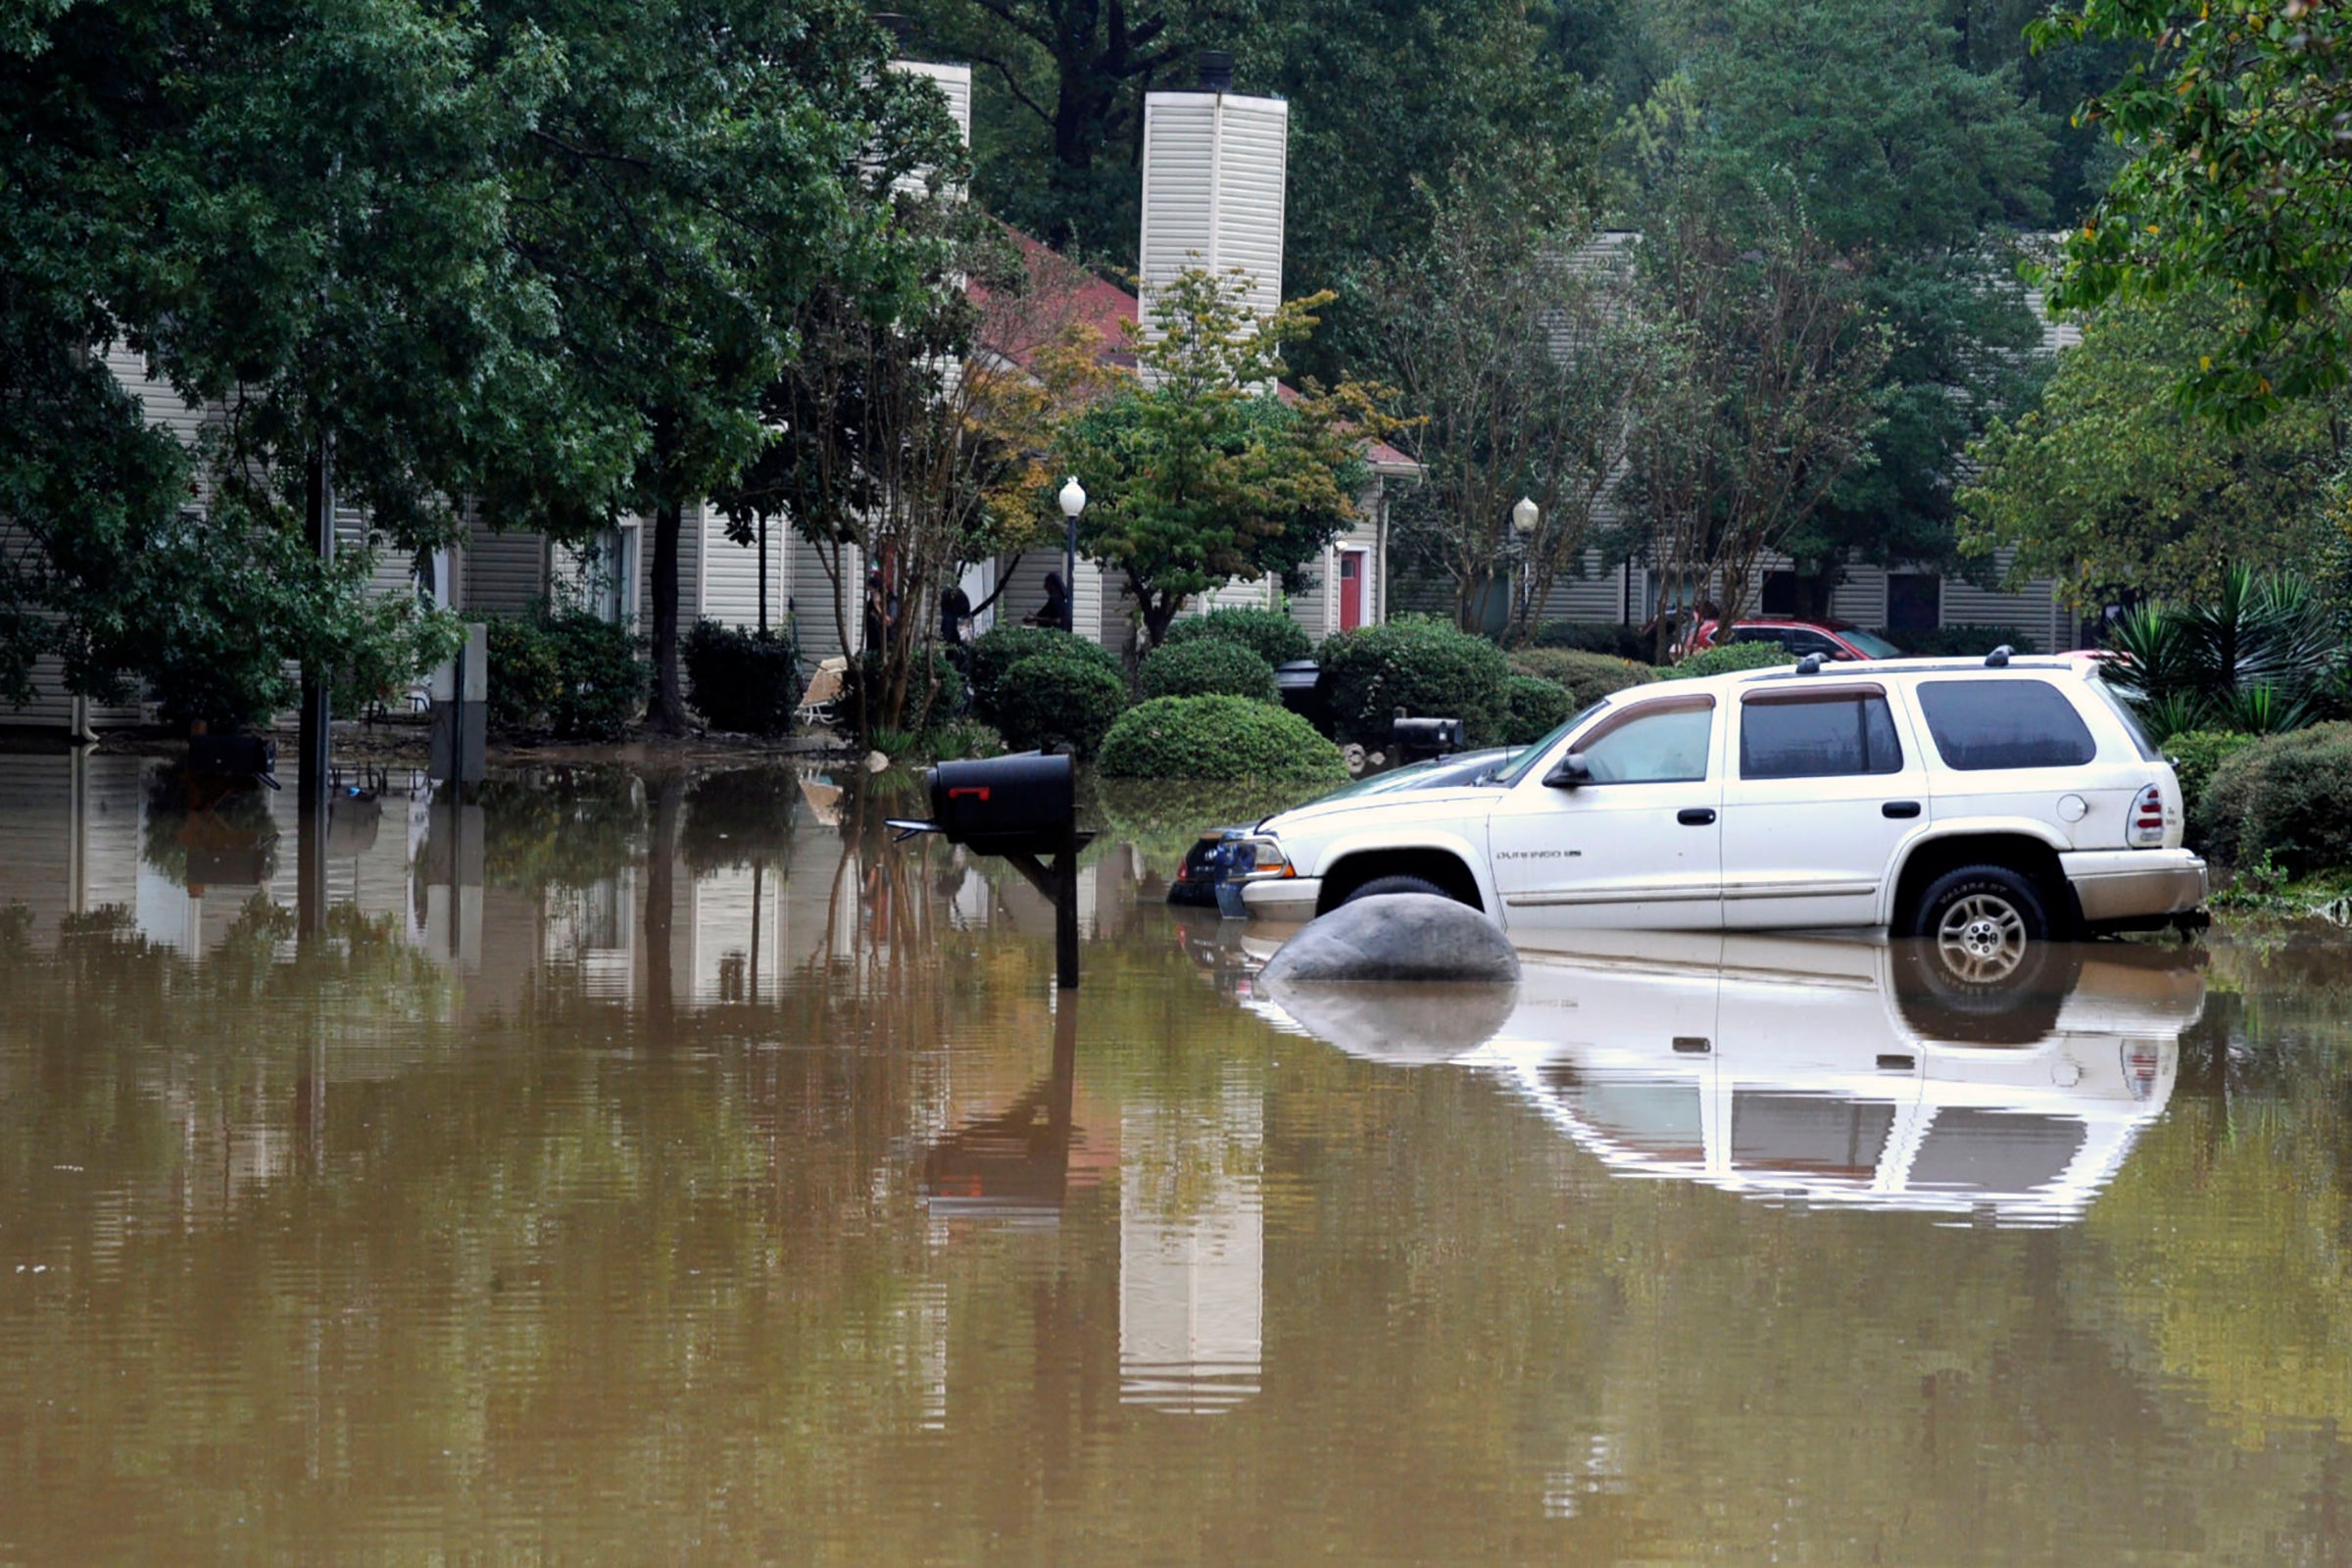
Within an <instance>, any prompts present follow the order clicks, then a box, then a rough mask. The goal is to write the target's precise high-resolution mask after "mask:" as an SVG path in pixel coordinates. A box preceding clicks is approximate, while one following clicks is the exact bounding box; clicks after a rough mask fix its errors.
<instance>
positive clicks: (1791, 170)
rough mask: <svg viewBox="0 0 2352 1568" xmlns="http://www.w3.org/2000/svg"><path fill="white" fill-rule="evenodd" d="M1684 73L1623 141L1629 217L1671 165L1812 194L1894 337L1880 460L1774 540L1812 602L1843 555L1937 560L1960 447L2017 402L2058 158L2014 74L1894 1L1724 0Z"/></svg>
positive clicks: (1829, 248)
mask: <svg viewBox="0 0 2352 1568" xmlns="http://www.w3.org/2000/svg"><path fill="white" fill-rule="evenodd" d="M1688 36H1689V43H1688V45H1687V50H1686V53H1685V54H1684V56H1683V60H1684V64H1683V67H1682V72H1683V74H1682V76H1681V78H1680V79H1678V80H1670V81H1669V82H1667V83H1666V84H1664V85H1662V86H1661V88H1660V89H1659V91H1658V92H1657V93H1656V94H1653V98H1652V100H1651V102H1650V104H1648V105H1646V106H1645V109H1644V113H1643V114H1642V115H1641V116H1639V117H1637V119H1636V122H1635V123H1634V124H1633V126H1632V127H1631V134H1629V136H1628V138H1627V142H1628V146H1629V150H1630V151H1631V153H1632V155H1633V156H1632V168H1633V171H1634V172H1635V174H1636V177H1637V181H1638V184H1639V185H1640V187H1641V189H1640V190H1638V191H1637V192H1636V193H1635V197H1636V199H1635V202H1634V205H1635V207H1636V210H1637V211H1643V212H1646V211H1648V210H1650V209H1651V208H1653V207H1654V205H1655V198H1654V194H1653V195H1652V196H1651V197H1650V198H1649V199H1642V193H1643V192H1647V193H1659V192H1671V191H1673V190H1675V189H1676V188H1677V185H1676V181H1675V179H1673V178H1669V177H1664V175H1663V173H1662V171H1665V170H1675V171H1680V172H1682V173H1683V174H1685V175H1687V176H1688V177H1690V178H1691V179H1694V180H1697V181H1699V182H1700V183H1701V184H1702V185H1708V186H1714V187H1717V188H1723V189H1731V190H1739V189H1740V188H1743V187H1747V188H1752V187H1755V186H1758V185H1764V186H1774V185H1777V184H1779V183H1781V182H1787V183H1788V184H1789V185H1790V186H1792V187H1793V188H1794V189H1795V190H1798V191H1801V192H1802V193H1803V197H1804V202H1805V219H1806V222H1807V223H1808V225H1809V226H1810V227H1811V228H1812V229H1813V230H1814V231H1815V232H1816V233H1818V235H1819V236H1820V241H1821V243H1822V245H1823V246H1824V247H1825V254H1824V255H1823V257H1822V261H1823V264H1824V265H1828V266H1834V267H1835V268H1836V269H1837V270H1838V274H1839V276H1840V277H1841V278H1843V279H1846V280H1849V281H1850V283H1851V285H1852V288H1853V290H1854V292H1855V295H1856V297H1857V298H1858V299H1859V300H1860V301H1861V302H1862V303H1863V304H1864V305H1865V306H1866V307H1867V308H1868V309H1869V310H1870V311H1871V312H1872V313H1873V314H1874V315H1876V316H1878V317H1879V318H1880V319H1883V320H1884V321H1885V322H1886V324H1887V327H1888V329H1889V331H1890V333H1891V337H1890V341H1889V352H1888V354H1887V362H1886V365H1885V367H1884V368H1883V370H1882V371H1881V372H1880V383H1881V386H1882V387H1883V389H1884V396H1883V400H1882V415H1883V417H1882V419H1881V422H1880V423H1879V426H1878V428H1877V430H1876V431H1875V433H1874V434H1873V435H1872V437H1871V442H1870V445H1871V453H1872V461H1871V462H1869V463H1867V464H1863V465H1858V466H1854V467H1852V468H1851V469H1850V470H1849V471H1848V472H1847V473H1846V474H1845V476H1844V477H1843V479H1842V481H1841V482H1840V483H1839V484H1838V487H1837V488H1836V490H1835V492H1834V493H1833V494H1831V495H1828V496H1826V497H1825V498H1824V499H1823V502H1822V504H1821V505H1820V506H1819V507H1817V508H1814V509H1813V510H1812V511H1811V512H1810V513H1809V515H1807V516H1806V517H1805V518H1804V519H1802V521H1801V523H1800V524H1799V525H1797V526H1795V527H1793V528H1791V529H1790V530H1789V532H1788V533H1787V534H1786V536H1785V537H1784V538H1783V539H1782V540H1781V541H1780V543H1779V546H1778V548H1780V549H1782V550H1783V551H1785V552H1787V553H1788V554H1789V555H1790V556H1793V557H1794V558H1795V559H1796V562H1797V564H1798V566H1799V569H1800V571H1801V572H1802V573H1803V574H1804V575H1805V576H1806V577H1807V578H1808V579H1809V580H1810V581H1811V582H1812V584H1813V595H1814V598H1815V600H1816V605H1815V607H1814V608H1816V609H1820V608H1824V602H1826V598H1827V594H1828V590H1829V589H1830V588H1831V587H1833V586H1834V585H1835V583H1836V581H1837V578H1838V572H1839V571H1840V569H1841V568H1842V566H1843V564H1845V563H1846V562H1847V561H1849V560H1855V559H1860V560H1868V561H1875V562H1881V563H1885V562H1889V561H1918V562H1940V561H1945V560H1947V559H1949V558H1950V556H1951V552H1952V532H1951V518H1952V505H1951V480H1952V476H1953V473H1954V471H1955V469H1956V467H1957V466H1958V464H1959V460H1960V458H1961V455H1962V453H1963V451H1964V449H1965V448H1966V445H1967V443H1968V441H1969V439H1970V438H1971V437H1972V436H1973V435H1975V434H1976V433H1977V432H1978V431H1979V430H1981V429H1982V428H1983V427H1984V425H1985V421H1986V420H1988V419H1990V418H1992V417H1995V416H1997V415H1999V414H2002V413H2004V412H2007V411H2009V410H2011V409H2013V408H2015V407H2016V406H2018V405H2019V404H2020V403H2021V402H2022V401H2023V400H2024V399H2025V398H2026V397H2028V396H2030V394H2031V392H2032V390H2033V386H2034V379H2035V376H2036V374H2037V373H2038V371H2037V362H2036V360H2035V357H2034V355H2033V354H2032V352H2031V351H2032V349H2033V348H2034V345H2035V344H2037V343H2038V341H2039V327H2038V325H2037V323H2036V322H2035V320H2034V315H2033V312H2032V309H2031V306H2030V302H2029V300H2028V298H2027V296H2026V294H2025V291H2024V290H2023V289H2022V288H2020V287H2019V286H2018V284H2017V281H2016V268H2017V265H2018V260H2019V257H2018V253H2017V248H2016V244H2015V241H2014V234H2015V231H2016V230H2017V229H2018V228H2019V227H2021V226H2031V225H2034V224H2038V223H2040V222H2043V221H2046V218H2047V215H2048V213H2049V210H2050V208H2049V199H2048V196H2047V193H2046V190H2045V189H2044V180H2045V179H2046V177H2047V171H2048V166H2049V162H2050V157H2051V145H2050V141H2049V137H2048V135H2047V133H2046V131H2045V128H2044V123H2043V117H2042V116H2041V115H2040V114H2038V113H2037V112H2036V111H2035V110H2034V107H2033V106H2032V105H2031V104H2030V103H2028V102H2027V101H2026V100H2025V97H2024V93H2023V89H2022V87H2021V84H2020V82H2019V79H2018V73H2017V71H2016V69H2015V67H2014V65H2013V64H2008V63H2004V64H2002V65H1999V66H1997V67H1996V68H1994V69H1991V70H1987V71H1980V70H1977V69H1972V64H1971V62H1970V59H1969V57H1968V52H1967V51H1966V50H1965V49H1964V48H1963V47H1962V43H1961V40H1960V37H1959V35H1958V31H1957V29H1956V28H1955V26H1954V25H1952V22H1951V21H1950V20H1947V19H1946V18H1942V17H1936V16H1928V17H1923V16H1922V15H1920V13H1919V9H1918V8H1917V7H1914V6H1904V5H1889V4H1887V3H1885V0H1807V3H1805V4H1802V5H1798V6H1794V7H1790V6H1788V5H1785V4H1777V3H1772V0H1734V3H1732V4H1730V5H1728V6H1725V7H1723V8H1720V9H1719V10H1716V11H1711V12H1709V13H1707V14H1705V15H1704V16H1702V17H1696V18H1693V19H1692V20H1691V22H1690V23H1689V24H1688Z"/></svg>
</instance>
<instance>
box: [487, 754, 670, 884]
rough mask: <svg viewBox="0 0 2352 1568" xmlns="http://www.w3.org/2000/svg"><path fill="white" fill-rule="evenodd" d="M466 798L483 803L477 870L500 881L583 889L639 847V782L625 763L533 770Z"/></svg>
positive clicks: (623, 864) (627, 861)
mask: <svg viewBox="0 0 2352 1568" xmlns="http://www.w3.org/2000/svg"><path fill="white" fill-rule="evenodd" d="M466 798H467V800H468V801H470V802H472V803H474V804H478V805H479V806H480V807H481V808H482V875H483V877H484V879H485V880H487V881H489V882H491V883H494V884H496V885H498V886H501V887H512V888H522V889H538V888H546V887H562V888H584V887H588V886H591V885H593V884H595V883H597V882H601V881H604V880H605V879H607V878H609V877H613V876H615V875H618V874H619V873H620V872H621V871H623V870H625V869H627V868H628V867H629V866H631V865H633V864H635V863H636V862H637V861H638V860H639V859H640V858H643V857H644V855H645V853H646V842H645V829H646V805H645V791H644V787H643V786H642V785H641V784H640V783H639V781H638V778H637V775H636V774H635V773H634V772H632V771H630V770H629V769H627V768H624V767H554V768H544V769H532V770H529V771H527V772H522V773H518V774H515V775H512V776H504V777H500V778H495V779H491V780H488V781H486V782H484V783H482V784H478V785H476V786H474V787H473V788H472V789H470V790H469V791H468V792H467V797H466Z"/></svg>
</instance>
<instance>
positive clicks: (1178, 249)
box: [1139, 50, 1291, 330]
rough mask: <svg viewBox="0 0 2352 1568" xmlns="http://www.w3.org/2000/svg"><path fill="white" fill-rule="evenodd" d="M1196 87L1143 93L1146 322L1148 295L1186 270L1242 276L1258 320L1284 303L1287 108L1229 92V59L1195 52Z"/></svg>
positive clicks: (1222, 54) (1149, 309)
mask: <svg viewBox="0 0 2352 1568" xmlns="http://www.w3.org/2000/svg"><path fill="white" fill-rule="evenodd" d="M1200 63H1201V85H1200V87H1199V88H1198V89H1196V90H1193V91H1190V92H1154V93H1150V94H1147V95H1146V96H1145V99H1144V231H1143V243H1142V246H1141V261H1142V266H1141V268H1140V269H1139V270H1140V271H1141V273H1142V278H1143V289H1144V318H1145V319H1144V326H1145V329H1146V330H1150V329H1151V325H1152V321H1151V316H1152V296H1153V294H1154V293H1156V292H1157V291H1158V290H1159V289H1162V288H1164V287H1166V286H1167V285H1168V284H1169V283H1170V282H1172V281H1174V279H1175V277H1176V274H1177V273H1179V272H1181V271H1183V270H1185V269H1186V268H1188V267H1201V268H1206V269H1207V270H1210V271H1212V272H1223V271H1226V270H1229V269H1232V268H1237V267H1238V268H1240V269H1241V270H1244V271H1245V272H1247V273H1249V274H1250V308H1251V309H1252V310H1254V311H1256V312H1257V313H1258V314H1259V315H1260V316H1261V317H1263V316H1269V315H1271V314H1273V312H1274V309H1275V307H1276V306H1278V305H1280V304H1281V303H1282V231H1283V221H1284V217H1285V213H1284V203H1285V196H1286V194H1287V192H1286V185H1287V182H1288V178H1289V161H1290V134H1291V106H1290V105H1289V104H1287V103H1285V102H1283V101H1282V100H1281V99H1279V98H1251V97H1248V96H1245V95H1243V94H1240V93H1236V92H1235V91H1233V56H1231V55H1230V54H1227V53H1225V52H1224V51H1223V50H1208V51H1205V52H1203V53H1202V54H1201V57H1200Z"/></svg>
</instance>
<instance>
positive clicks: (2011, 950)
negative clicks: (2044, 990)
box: [1910, 865, 2050, 985]
mask: <svg viewBox="0 0 2352 1568" xmlns="http://www.w3.org/2000/svg"><path fill="white" fill-rule="evenodd" d="M1910 934H1911V935H1913V936H1915V937H1925V938H1927V939H1928V940H1929V941H1930V942H1933V943H1935V944H1936V955H1937V956H1938V957H1939V958H1940V959H1941V960H1942V962H1943V966H1944V969H1945V972H1946V973H1948V974H1950V975H1952V976H1953V977H1954V978H1956V979H1959V980H1961V981H1962V982H1963V983H1974V984H1978V985H1997V984H1999V983H2000V982H2002V981H2004V980H2006V979H2008V978H2009V976H2010V975H2012V974H2014V973H2015V972H2016V971H2017V968H2018V966H2019V965H2020V964H2022V963H2024V962H2025V958H2026V949H2027V948H2028V946H2029V945H2030V944H2033V943H2036V942H2047V941H2048V940H2049V938H2050V917H2049V915H2048V913H2047V912H2046V911H2045V910H2044V909H2043V908H2042V904H2041V895H2040V894H2039V893H2036V892H2035V891H2034V884H2033V882H2032V881H2030V880H2029V879H2027V878H2026V877H2024V876H2021V875H2019V874H2018V873H2017V872H2015V871H2012V870H2010V869H2009V868H2008V867H2007V866H2005V865H1964V866H1961V867H1960V868H1959V869H1957V870H1954V871H1947V872H1945V873H1944V874H1943V875H1942V876H1939V877H1937V878H1936V880H1935V881H1934V882H1932V883H1930V884H1929V885H1928V890H1927V892H1925V893H1924V894H1922V895H1920V900H1919V905H1918V907H1917V908H1916V909H1915V910H1914V911H1913V913H1912V916H1911V931H1910Z"/></svg>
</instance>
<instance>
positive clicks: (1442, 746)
mask: <svg viewBox="0 0 2352 1568" xmlns="http://www.w3.org/2000/svg"><path fill="white" fill-rule="evenodd" d="M1469 742H1470V726H1469V725H1468V724H1466V723H1464V722H1463V721H1462V720H1460V719H1458V718H1398V719H1397V721H1396V722H1395V723H1393V724H1391V725H1390V726H1389V744H1390V745H1391V746H1394V747H1395V748H1396V749H1397V760H1399V761H1407V762H1417V761H1420V760H1424V759H1426V758H1431V757H1444V756H1446V754H1448V753H1450V752H1459V751H1464V750H1466V749H1467V748H1468V746H1469Z"/></svg>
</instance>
